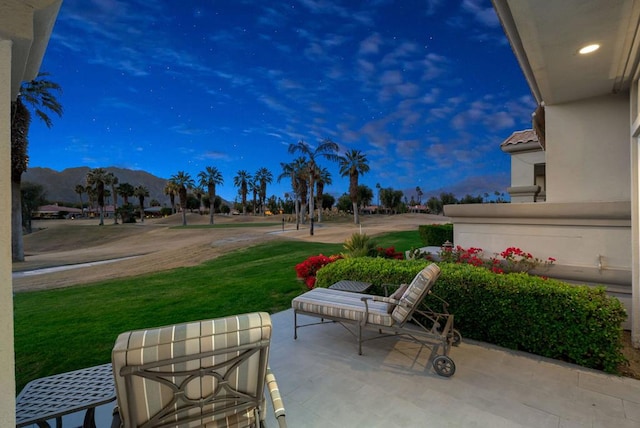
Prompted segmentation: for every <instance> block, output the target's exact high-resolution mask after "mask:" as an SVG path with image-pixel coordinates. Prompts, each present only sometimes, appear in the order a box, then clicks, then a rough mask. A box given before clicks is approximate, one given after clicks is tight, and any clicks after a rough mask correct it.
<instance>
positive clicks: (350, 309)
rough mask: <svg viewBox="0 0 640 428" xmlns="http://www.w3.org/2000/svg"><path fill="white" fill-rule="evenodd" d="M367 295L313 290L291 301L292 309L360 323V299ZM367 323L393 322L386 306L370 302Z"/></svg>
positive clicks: (383, 323) (362, 307) (319, 289)
mask: <svg viewBox="0 0 640 428" xmlns="http://www.w3.org/2000/svg"><path fill="white" fill-rule="evenodd" d="M365 296H368V297H371V298H372V299H373V296H369V295H368V294H357V293H350V292H348V291H341V290H331V289H328V288H314V289H313V290H311V291H307V292H306V293H304V294H302V295H300V296H298V297H296V298H295V299H293V300H292V301H291V306H292V307H293V309H295V310H298V311H303V312H307V313H312V314H318V315H321V316H322V315H324V316H326V317H333V318H341V319H346V320H353V321H361V320H362V319H363V317H364V310H365V306H364V302H362V300H361V298H362V297H365ZM368 305H369V316H368V318H367V322H368V323H371V324H377V325H384V326H391V325H392V324H393V320H392V319H391V316H390V315H389V314H388V313H387V304H386V303H384V302H374V301H372V300H370V301H369V302H368Z"/></svg>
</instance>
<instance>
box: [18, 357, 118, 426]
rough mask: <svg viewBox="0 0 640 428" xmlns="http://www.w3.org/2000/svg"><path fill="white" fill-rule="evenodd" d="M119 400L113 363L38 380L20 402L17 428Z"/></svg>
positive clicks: (20, 397) (27, 389)
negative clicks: (117, 398) (112, 368)
mask: <svg viewBox="0 0 640 428" xmlns="http://www.w3.org/2000/svg"><path fill="white" fill-rule="evenodd" d="M115 399H116V391H115V387H114V383H113V374H112V370H111V364H110V363H109V364H103V365H101V366H94V367H87V368H85V369H81V370H76V371H73V372H68V373H62V374H58V375H53V376H48V377H43V378H40V379H35V380H33V381H31V382H29V383H28V384H27V386H25V387H24V389H23V390H22V392H20V395H18V398H16V426H17V427H22V426H25V425H29V424H33V423H35V422H37V421H42V420H48V419H53V418H56V417H59V416H62V415H66V414H69V413H75V412H79V411H81V410H85V409H89V408H92V407H97V406H100V405H102V404H106V403H109V402H110V401H113V400H115Z"/></svg>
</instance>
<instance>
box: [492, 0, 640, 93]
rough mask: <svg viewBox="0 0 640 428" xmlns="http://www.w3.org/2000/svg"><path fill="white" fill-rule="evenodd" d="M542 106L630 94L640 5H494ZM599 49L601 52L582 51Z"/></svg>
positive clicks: (627, 0)
mask: <svg viewBox="0 0 640 428" xmlns="http://www.w3.org/2000/svg"><path fill="white" fill-rule="evenodd" d="M492 2H493V5H494V8H495V10H496V12H497V14H498V17H499V18H500V21H501V23H502V26H503V28H504V31H505V33H506V35H507V38H508V39H509V42H510V43H511V47H512V48H513V51H514V53H515V55H516V58H517V59H518V62H519V63H520V67H521V68H522V71H523V72H524V75H525V77H526V79H527V82H528V83H529V87H530V88H531V91H532V92H533V95H534V97H535V98H536V100H537V101H538V103H543V102H544V104H545V105H553V104H561V103H566V102H572V101H576V100H579V99H585V98H591V97H595V96H601V95H605V94H611V93H618V92H624V91H628V90H629V87H630V83H631V81H632V80H633V78H634V77H637V72H638V62H639V59H640V49H639V46H640V1H638V0H616V1H611V0H561V1H546V2H540V1H539V0H492ZM593 43H597V44H599V45H600V49H598V50H597V51H595V52H593V53H591V54H587V55H581V54H579V53H578V50H579V49H580V48H582V47H584V46H586V45H588V44H593Z"/></svg>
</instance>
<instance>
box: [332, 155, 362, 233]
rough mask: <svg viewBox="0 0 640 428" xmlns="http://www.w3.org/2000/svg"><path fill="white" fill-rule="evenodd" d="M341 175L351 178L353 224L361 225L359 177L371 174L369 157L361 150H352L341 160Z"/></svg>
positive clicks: (350, 191)
mask: <svg viewBox="0 0 640 428" xmlns="http://www.w3.org/2000/svg"><path fill="white" fill-rule="evenodd" d="M339 164H340V175H341V176H342V177H345V176H349V196H350V197H351V204H352V205H353V222H354V223H355V224H360V217H359V216H358V176H359V175H360V174H365V173H367V172H369V164H368V161H367V157H366V156H365V155H364V154H363V153H362V152H361V151H360V150H355V149H353V150H351V151H349V152H347V153H346V154H345V155H344V156H343V157H341V158H340V162H339Z"/></svg>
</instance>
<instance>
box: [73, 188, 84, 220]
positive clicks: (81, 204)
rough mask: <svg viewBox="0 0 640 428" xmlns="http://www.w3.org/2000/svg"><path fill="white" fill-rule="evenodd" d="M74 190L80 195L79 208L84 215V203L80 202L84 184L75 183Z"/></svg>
mask: <svg viewBox="0 0 640 428" xmlns="http://www.w3.org/2000/svg"><path fill="white" fill-rule="evenodd" d="M74 190H75V192H76V193H77V194H78V196H79V197H80V209H81V210H82V214H83V215H84V203H83V202H82V194H83V193H84V192H85V189H84V186H83V185H82V184H77V185H76V187H75V189H74Z"/></svg>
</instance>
